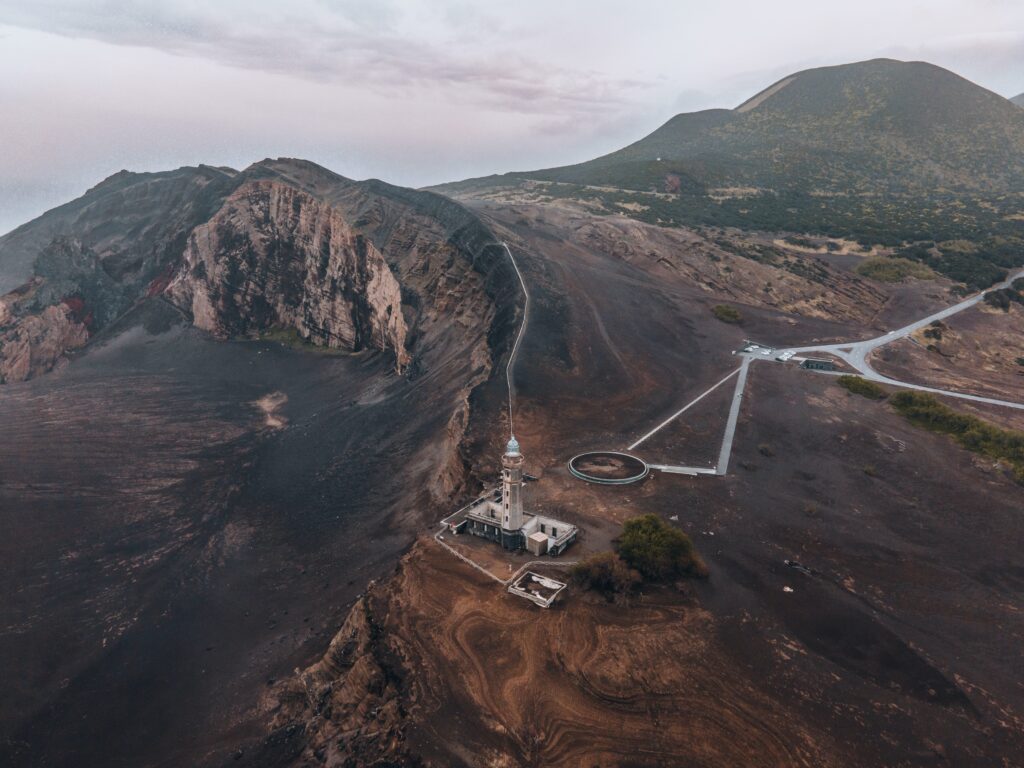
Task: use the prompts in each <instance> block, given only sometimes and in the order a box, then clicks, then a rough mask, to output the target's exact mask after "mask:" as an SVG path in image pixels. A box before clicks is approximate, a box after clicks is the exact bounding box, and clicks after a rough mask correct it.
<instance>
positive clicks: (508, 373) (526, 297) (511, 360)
mask: <svg viewBox="0 0 1024 768" xmlns="http://www.w3.org/2000/svg"><path fill="white" fill-rule="evenodd" d="M501 246H502V247H503V248H504V249H505V253H507V254H508V260H509V261H511V262H512V268H513V269H514V270H515V271H516V276H517V277H518V278H519V285H520V286H522V289H523V322H522V323H520V324H519V333H517V334H516V340H515V343H514V344H513V345H512V352H511V354H509V356H508V365H506V366H505V381H506V383H507V384H508V436H509V438H510V439H512V440H514V439H515V436H516V431H515V427H514V426H513V424H512V411H513V406H512V404H513V401H514V399H515V394H516V386H515V383H514V382H513V381H512V366H513V365H514V364H515V361H516V353H517V352H519V342H521V341H522V340H523V332H524V331H526V320H527V315H528V313H529V311H530V292H529V291H528V290H526V281H525V280H523V273H522V272H520V271H519V265H518V264H516V260H515V257H514V256H513V255H512V249H511V248H509V247H508V243H506V242H504V241H501Z"/></svg>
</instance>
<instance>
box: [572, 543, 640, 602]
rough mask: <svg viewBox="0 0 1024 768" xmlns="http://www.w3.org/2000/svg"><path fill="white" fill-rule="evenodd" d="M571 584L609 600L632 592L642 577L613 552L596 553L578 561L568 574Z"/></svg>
mask: <svg viewBox="0 0 1024 768" xmlns="http://www.w3.org/2000/svg"><path fill="white" fill-rule="evenodd" d="M570 575H571V577H572V580H573V582H575V583H576V584H577V585H579V586H581V587H583V588H584V589H590V590H593V591H594V592H600V593H601V594H602V595H604V596H605V597H606V598H608V599H609V600H611V599H613V598H614V596H615V595H617V594H622V593H628V592H632V591H633V590H634V589H636V588H637V587H638V586H639V585H640V582H641V581H642V577H641V576H640V574H639V573H638V572H637V571H635V570H633V569H632V568H630V567H629V566H628V565H626V563H625V562H624V561H623V560H622V558H621V557H619V556H618V555H617V554H615V553H614V552H598V553H596V554H593V555H590V557H586V558H584V559H582V560H580V561H579V562H578V563H576V565H574V566H573V567H572V571H571V572H570Z"/></svg>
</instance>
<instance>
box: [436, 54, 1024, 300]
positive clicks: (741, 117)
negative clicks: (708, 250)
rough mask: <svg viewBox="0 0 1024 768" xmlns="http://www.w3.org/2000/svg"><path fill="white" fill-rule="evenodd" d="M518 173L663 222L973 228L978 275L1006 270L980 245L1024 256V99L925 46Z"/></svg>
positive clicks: (927, 237)
mask: <svg viewBox="0 0 1024 768" xmlns="http://www.w3.org/2000/svg"><path fill="white" fill-rule="evenodd" d="M522 179H533V180H540V181H546V182H552V184H549V185H548V186H547V188H546V189H545V192H546V193H547V194H549V195H552V196H556V197H576V198H591V199H596V200H599V201H601V202H602V203H604V204H605V205H606V206H607V207H618V208H622V207H624V206H625V207H627V208H629V209H631V213H630V215H635V216H637V217H638V218H642V219H645V220H648V221H652V222H656V223H661V224H669V225H671V224H691V225H692V224H702V225H718V226H737V227H742V228H749V229H767V230H787V231H797V232H809V233H819V234H825V235H832V236H836V237H851V238H855V239H859V240H861V241H863V242H871V243H881V244H887V245H903V244H910V243H914V242H929V243H932V242H941V241H954V240H956V241H963V240H966V241H970V242H971V243H973V244H974V245H973V247H972V248H967V249H966V251H967V256H963V254H962V253H961V254H959V255H958V256H957V258H958V259H959V261H958V267H959V272H960V274H961V275H964V274H966V275H967V276H968V277H969V278H971V279H969V280H968V282H978V283H983V282H985V280H987V279H989V277H991V276H992V275H995V274H998V271H997V270H988V272H987V273H986V274H985V275H981V273H980V272H979V276H978V277H977V279H973V278H972V277H971V276H972V272H973V269H974V266H973V264H974V262H975V261H977V262H979V263H986V264H989V265H995V266H1000V265H1002V266H1009V265H1010V264H1011V263H1017V262H1021V261H1024V256H1020V255H1018V253H1022V254H1024V248H1018V246H1019V245H1024V243H1021V242H1019V241H1018V240H1017V238H1018V237H1020V236H1021V235H1022V234H1024V111H1022V110H1021V109H1019V108H1018V107H1017V106H1015V105H1014V104H1013V103H1011V102H1010V101H1009V100H1007V99H1005V98H1003V97H1002V96H999V95H997V94H995V93H992V92H991V91H988V90H986V89H984V88H981V87H979V86H977V85H975V84H974V83H971V82H970V81H968V80H965V79H964V78H962V77H960V76H958V75H955V74H953V73H952V72H949V71H947V70H945V69H942V68H940V67H936V66H934V65H932V64H926V63H923V62H909V63H906V62H899V61H893V60H888V59H878V60H873V61H867V62H862V63H858V64H849V65H843V66H837V67H824V68H821V69H812V70H807V71H805V72H799V73H797V74H795V75H791V76H789V77H787V78H784V79H782V80H780V81H779V82H777V83H775V84H774V85H772V86H771V87H769V88H767V89H765V90H764V91H762V92H761V93H759V94H757V95H756V96H754V97H753V98H751V99H749V100H748V101H746V102H745V103H743V104H741V105H740V106H739V107H737V108H736V109H732V110H727V109H715V110H707V111H704V112H697V113H692V114H681V115H677V116H675V117H673V118H672V119H671V120H669V121H668V122H667V123H665V124H664V125H663V126H661V127H660V128H658V129H657V130H656V131H654V132H653V133H652V134H650V135H649V136H647V137H645V138H643V139H641V140H640V141H637V142H636V143H634V144H631V145H629V146H628V147H625V148H624V149H621V150H619V151H617V152H612V153H611V154H608V155H605V156H603V157H599V158H597V159H595V160H591V161H589V162H585V163H580V164H578V165H571V166H565V167H561V168H548V169H544V170H539V171H533V172H528V173H519V174H508V175H506V176H504V177H501V179H500V180H496V182H497V183H504V184H507V183H510V182H513V180H520V181H521V180H522ZM455 189H457V187H456V188H455ZM964 250H965V249H964V248H961V249H960V251H961V252H962V251H964ZM908 255H910V256H911V257H912V256H913V253H910V254H908ZM932 256H933V260H934V258H935V257H934V253H933V255H932ZM965 259H966V262H969V263H965ZM940 261H941V260H940ZM930 266H932V267H933V268H935V267H936V265H935V264H931V263H930ZM937 268H938V269H939V271H947V272H948V270H944V269H943V265H942V264H941V263H939V264H938V265H937ZM979 269H980V267H979ZM981 271H982V272H984V271H985V270H981Z"/></svg>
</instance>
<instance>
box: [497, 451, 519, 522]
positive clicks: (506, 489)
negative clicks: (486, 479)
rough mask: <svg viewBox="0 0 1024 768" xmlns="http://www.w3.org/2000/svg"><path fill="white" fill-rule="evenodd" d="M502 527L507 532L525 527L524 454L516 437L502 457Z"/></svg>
mask: <svg viewBox="0 0 1024 768" xmlns="http://www.w3.org/2000/svg"><path fill="white" fill-rule="evenodd" d="M501 527H502V528H503V529H504V530H506V531H518V530H519V529H520V528H522V527H523V454H521V453H520V452H519V443H518V442H517V441H516V438H515V437H514V436H513V437H512V439H511V440H509V441H508V446H507V447H506V448H505V455H504V456H502V457H501Z"/></svg>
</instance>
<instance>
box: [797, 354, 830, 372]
mask: <svg viewBox="0 0 1024 768" xmlns="http://www.w3.org/2000/svg"><path fill="white" fill-rule="evenodd" d="M800 367H801V368H806V369H808V370H810V371H834V370H835V369H836V364H835V362H833V361H832V360H827V359H825V358H822V357H808V358H807V359H806V360H804V361H803V362H801V363H800Z"/></svg>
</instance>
